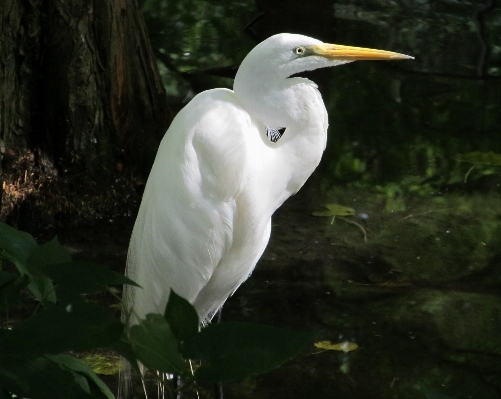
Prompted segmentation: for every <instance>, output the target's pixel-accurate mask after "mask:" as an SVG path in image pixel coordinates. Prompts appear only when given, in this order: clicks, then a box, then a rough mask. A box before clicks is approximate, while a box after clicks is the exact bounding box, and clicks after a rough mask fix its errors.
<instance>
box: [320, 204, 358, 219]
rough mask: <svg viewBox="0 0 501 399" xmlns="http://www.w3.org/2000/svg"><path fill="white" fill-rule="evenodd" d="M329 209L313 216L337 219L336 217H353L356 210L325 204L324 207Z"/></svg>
mask: <svg viewBox="0 0 501 399" xmlns="http://www.w3.org/2000/svg"><path fill="white" fill-rule="evenodd" d="M323 206H324V207H325V208H327V211H318V212H312V215H313V216H320V217H329V216H332V217H335V216H353V215H354V214H355V209H353V208H350V207H348V206H344V205H338V204H325V205H323Z"/></svg>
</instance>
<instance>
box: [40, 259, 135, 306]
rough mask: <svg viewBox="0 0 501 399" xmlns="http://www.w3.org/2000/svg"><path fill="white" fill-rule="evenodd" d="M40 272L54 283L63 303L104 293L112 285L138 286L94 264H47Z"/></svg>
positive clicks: (104, 267) (121, 275) (118, 274)
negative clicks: (87, 295) (81, 296)
mask: <svg viewBox="0 0 501 399" xmlns="http://www.w3.org/2000/svg"><path fill="white" fill-rule="evenodd" d="M40 270H41V272H42V273H44V274H45V275H46V276H48V277H50V278H51V279H52V280H53V281H54V282H55V283H56V292H57V294H58V295H57V297H58V299H59V300H60V301H62V302H63V303H68V302H71V301H72V300H75V297H77V296H78V295H79V294H84V293H86V294H87V293H93V292H99V291H104V290H106V288H107V287H108V286H112V285H123V284H129V285H135V286H138V285H137V284H136V283H135V282H133V281H132V280H130V279H129V278H127V277H125V276H124V275H123V274H120V273H117V272H114V271H113V270H110V269H108V268H107V267H106V266H103V265H99V264H96V263H88V262H64V263H49V264H45V265H41V266H40Z"/></svg>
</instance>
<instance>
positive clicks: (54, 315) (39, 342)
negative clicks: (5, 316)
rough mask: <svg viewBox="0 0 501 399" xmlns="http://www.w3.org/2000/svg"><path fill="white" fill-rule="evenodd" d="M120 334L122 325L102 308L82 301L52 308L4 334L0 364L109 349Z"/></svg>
mask: <svg viewBox="0 0 501 399" xmlns="http://www.w3.org/2000/svg"><path fill="white" fill-rule="evenodd" d="M122 332H123V326H122V324H121V323H120V322H119V321H118V320H116V319H115V318H113V317H112V316H111V315H110V312H109V311H108V310H107V309H106V308H103V307H102V306H99V305H95V304H91V303H83V302H81V303H74V304H71V305H68V306H65V307H64V306H58V305H52V306H49V307H47V308H46V309H45V310H43V311H42V312H40V313H37V314H35V315H34V316H31V317H29V318H28V319H26V320H24V321H23V322H21V323H20V324H19V325H18V326H16V327H15V328H14V329H12V330H10V331H8V334H7V335H5V336H4V339H3V340H2V341H1V342H0V364H1V363H2V359H3V358H35V357H39V356H41V355H45V354H57V353H62V352H65V351H69V350H73V351H84V350H91V349H95V348H100V347H105V346H109V345H111V344H112V343H114V342H115V341H117V340H119V339H120V337H121V335H122Z"/></svg>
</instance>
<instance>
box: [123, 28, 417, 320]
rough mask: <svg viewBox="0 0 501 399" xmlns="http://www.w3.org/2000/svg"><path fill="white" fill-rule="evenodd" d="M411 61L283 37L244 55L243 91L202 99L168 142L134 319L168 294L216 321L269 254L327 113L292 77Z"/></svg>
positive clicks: (140, 262)
mask: <svg viewBox="0 0 501 399" xmlns="http://www.w3.org/2000/svg"><path fill="white" fill-rule="evenodd" d="M409 58H412V57H409V56H406V55H403V54H397V53H393V52H389V51H382V50H373V49H366V48H358V47H349V46H341V45H333V44H326V43H322V42H321V41H319V40H316V39H313V38H310V37H306V36H301V35H295V34H286V33H284V34H278V35H275V36H272V37H270V38H269V39H267V40H265V41H263V42H262V43H260V44H258V45H257V46H256V47H255V48H254V49H253V50H252V51H251V52H250V53H249V54H248V55H247V57H245V59H244V60H243V62H242V64H241V66H240V68H239V70H238V72H237V75H236V77H235V82H234V90H233V91H232V90H228V89H214V90H208V91H204V92H202V93H200V94H198V95H197V96H196V97H195V98H193V100H191V102H190V103H189V104H188V105H187V106H186V107H185V108H184V109H183V110H181V111H180V112H179V114H178V115H177V116H176V118H175V119H174V121H173V122H172V124H171V126H170V128H169V129H168V130H167V133H166V134H165V137H164V138H163V140H162V143H161V144H160V148H159V150H158V153H157V156H156V159H155V162H154V164H153V168H152V170H151V173H150V176H149V178H148V182H147V184H146V188H145V191H144V196H143V199H142V203H141V207H140V209H139V214H138V216H137V219H136V223H135V226H134V231H133V233H132V238H131V241H130V246H129V253H128V260H127V270H126V273H127V276H128V277H130V278H131V279H132V280H134V281H136V282H137V283H138V284H139V285H140V286H141V287H142V288H134V287H132V286H127V287H126V288H125V292H124V304H125V309H126V312H127V313H128V315H129V316H130V319H129V323H130V324H135V323H137V320H138V318H143V317H144V316H145V315H146V314H147V313H163V312H164V309H165V306H166V303H167V300H168V297H169V292H170V289H171V288H172V289H173V290H174V291H175V292H176V293H177V294H179V295H181V296H182V297H184V298H186V299H187V300H189V301H190V302H191V303H192V304H193V305H194V306H195V308H196V310H197V312H198V315H199V317H200V320H201V321H204V322H208V321H210V320H211V318H212V317H213V315H214V314H215V312H216V311H217V310H218V309H219V308H220V307H221V306H222V305H223V303H224V302H225V301H226V299H227V298H228V297H229V296H230V295H231V294H232V293H233V292H235V290H236V289H237V288H238V287H239V286H240V284H242V282H244V281H245V280H246V279H247V278H248V277H249V275H250V274H251V272H252V271H253V269H254V267H255V265H256V263H257V261H258V260H259V258H260V257H261V255H262V254H263V251H264V249H265V248H266V245H267V244H268V240H269V237H270V231H271V216H272V215H273V213H274V212H275V210H276V209H277V208H278V207H279V206H280V205H282V203H283V202H284V201H285V200H286V199H287V198H289V197H290V196H291V195H293V194H295V193H296V192H297V191H298V190H299V189H300V188H301V186H302V185H303V184H304V183H305V182H306V180H307V179H308V177H309V176H310V175H311V174H312V172H313V171H314V170H315V168H316V167H317V165H318V164H319V162H320V158H321V157H322V153H323V151H324V149H325V145H326V140H327V111H326V109H325V106H324V103H323V101H322V97H321V95H320V93H319V91H318V90H317V86H316V85H315V83H313V82H312V81H310V80H308V79H304V78H300V77H291V76H292V75H294V74H297V73H299V72H302V71H307V70H313V69H317V68H323V67H330V66H336V65H340V64H345V63H348V62H351V61H355V60H399V59H409Z"/></svg>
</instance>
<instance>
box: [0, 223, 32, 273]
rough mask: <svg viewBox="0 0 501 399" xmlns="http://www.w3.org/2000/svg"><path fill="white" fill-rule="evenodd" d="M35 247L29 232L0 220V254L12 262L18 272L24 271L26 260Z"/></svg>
mask: <svg viewBox="0 0 501 399" xmlns="http://www.w3.org/2000/svg"><path fill="white" fill-rule="evenodd" d="M36 247H37V242H36V241H35V239H34V238H33V237H32V236H31V234H28V233H25V232H23V231H19V230H17V229H15V228H14V227H10V226H9V225H8V224H5V223H3V222H0V256H1V257H2V258H5V259H8V260H10V261H11V262H12V263H14V264H15V265H16V267H17V269H18V270H19V272H20V273H26V269H25V265H26V261H27V260H28V256H29V255H30V253H31V252H32V251H33V250H34V249H35V248H36Z"/></svg>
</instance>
